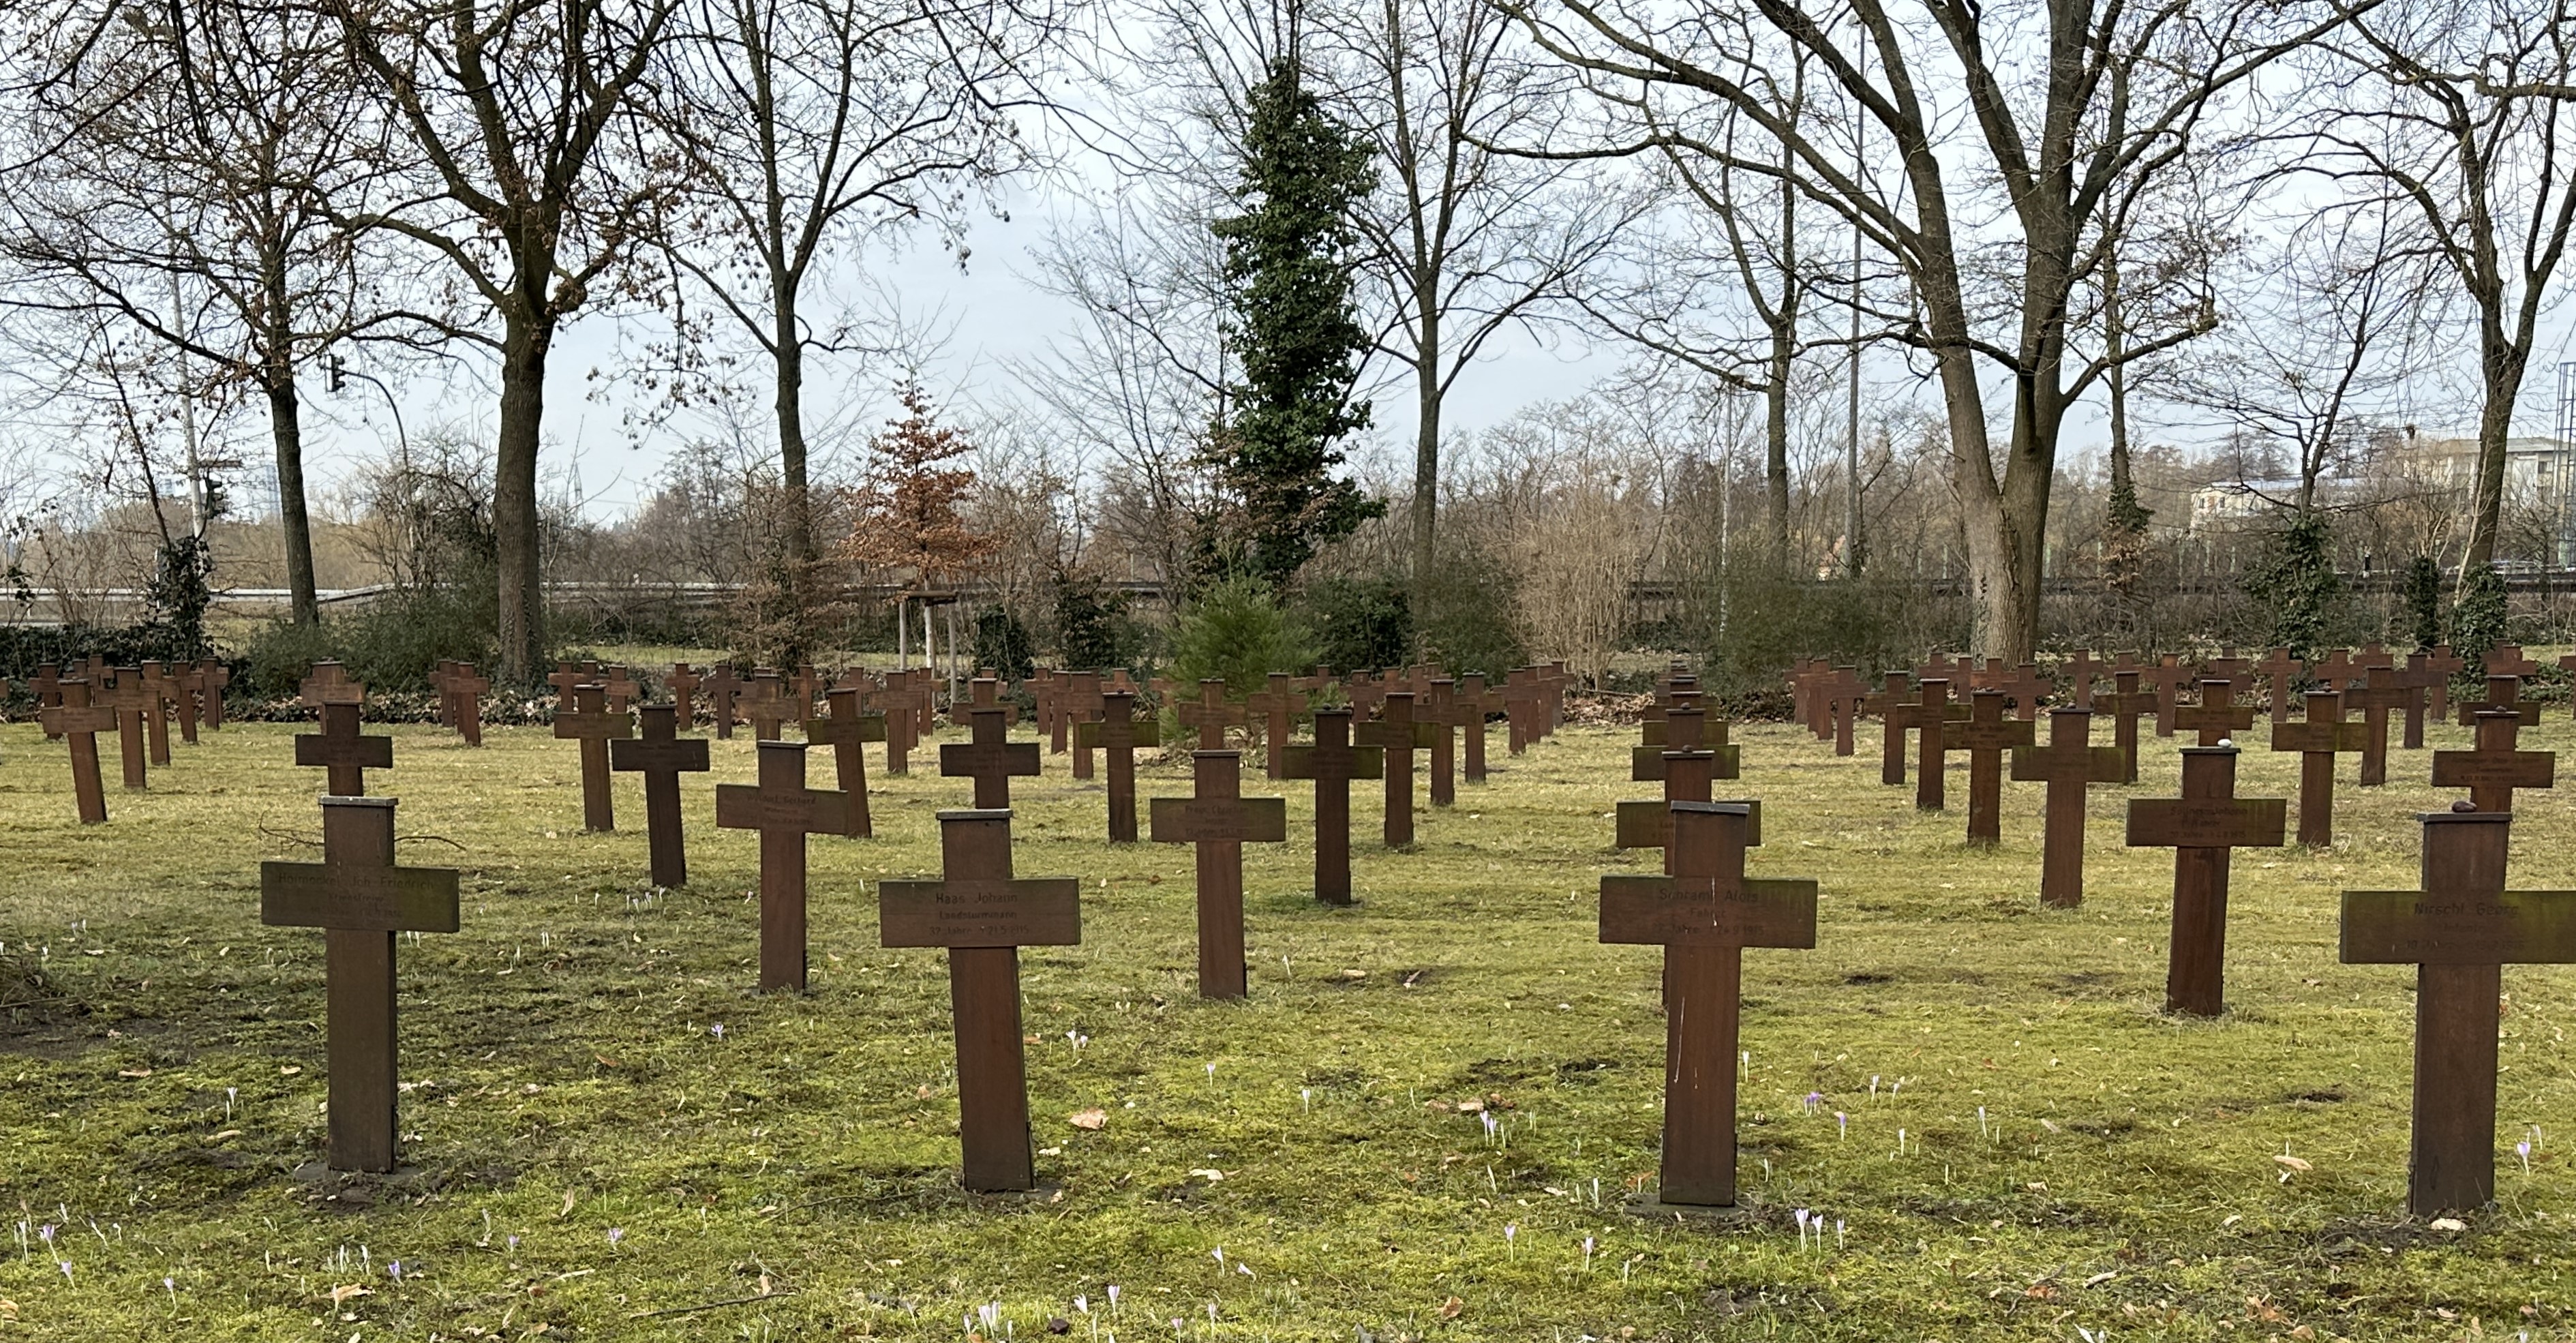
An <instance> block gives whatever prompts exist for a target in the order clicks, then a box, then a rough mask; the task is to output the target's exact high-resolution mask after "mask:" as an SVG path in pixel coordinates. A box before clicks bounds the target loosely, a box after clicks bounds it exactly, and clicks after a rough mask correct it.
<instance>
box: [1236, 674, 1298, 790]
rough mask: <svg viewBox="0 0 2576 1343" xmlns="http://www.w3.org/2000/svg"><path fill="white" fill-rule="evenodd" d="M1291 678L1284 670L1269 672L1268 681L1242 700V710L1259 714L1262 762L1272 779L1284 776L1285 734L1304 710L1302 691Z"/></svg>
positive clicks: (1290, 730) (1293, 729)
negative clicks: (1282, 771)
mask: <svg viewBox="0 0 2576 1343" xmlns="http://www.w3.org/2000/svg"><path fill="white" fill-rule="evenodd" d="M1295 679H1296V678H1294V677H1292V676H1290V675H1288V673H1286V672H1272V673H1270V679H1269V684H1268V685H1266V686H1265V687H1264V688H1262V689H1260V690H1256V691H1254V692H1253V693H1251V694H1250V695H1247V696H1245V697H1244V700H1243V707H1244V710H1245V712H1247V713H1253V714H1259V715H1260V716H1261V753H1262V764H1263V768H1264V769H1265V770H1266V771H1267V772H1268V774H1269V775H1270V777H1271V778H1274V779H1284V778H1286V777H1288V776H1287V775H1285V774H1282V773H1280V769H1281V767H1282V765H1283V762H1285V761H1286V760H1287V758H1288V757H1287V754H1286V752H1287V750H1288V734H1289V733H1291V732H1293V731H1295V730H1296V725H1297V720H1298V719H1299V718H1302V717H1304V716H1305V713H1306V695H1305V692H1304V691H1301V690H1299V689H1297V687H1296V685H1295V684H1294V682H1295Z"/></svg>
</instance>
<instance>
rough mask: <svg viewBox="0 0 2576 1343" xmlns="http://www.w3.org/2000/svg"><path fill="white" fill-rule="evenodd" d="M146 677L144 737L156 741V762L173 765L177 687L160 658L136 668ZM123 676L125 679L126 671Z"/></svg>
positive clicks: (161, 764) (154, 761)
mask: <svg viewBox="0 0 2576 1343" xmlns="http://www.w3.org/2000/svg"><path fill="white" fill-rule="evenodd" d="M135 671H136V674H138V675H140V676H141V677H142V685H143V727H144V737H145V739H146V740H147V741H149V742H151V743H152V763H153V765H154V766H156V767H158V768H161V769H168V768H169V767H170V701H171V700H172V699H174V698H176V697H177V691H176V689H175V688H174V687H172V686H171V684H170V674H169V672H168V671H167V670H166V669H165V668H164V667H163V666H162V665H161V664H160V663H158V662H146V663H144V664H143V665H142V666H141V667H139V668H136V669H135ZM118 679H119V680H122V679H124V678H123V676H122V675H120V676H119V677H118Z"/></svg>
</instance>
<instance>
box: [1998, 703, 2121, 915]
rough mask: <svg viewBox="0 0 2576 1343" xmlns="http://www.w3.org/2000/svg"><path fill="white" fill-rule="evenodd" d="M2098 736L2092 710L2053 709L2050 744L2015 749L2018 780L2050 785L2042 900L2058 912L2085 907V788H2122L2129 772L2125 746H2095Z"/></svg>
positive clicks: (2041, 866) (2042, 839) (2041, 870)
mask: <svg viewBox="0 0 2576 1343" xmlns="http://www.w3.org/2000/svg"><path fill="white" fill-rule="evenodd" d="M2092 737H2093V711H2092V710H2090V709H2078V708H2073V707H2071V706H2070V707H2064V708H2057V709H2051V710H2049V711H2048V745H2046V746H2037V745H2022V746H2015V747H2014V748H2013V753H2012V776H2013V778H2014V780H2016V781H2017V782H2022V783H2045V784H2047V785H2048V799H2047V803H2046V807H2045V809H2044V811H2043V812H2042V819H2043V826H2044V828H2043V829H2042V830H2041V831H2040V849H2039V854H2040V856H2039V899H2040V903H2042V904H2044V905H2050V906H2053V907H2055V908H2058V909H2073V908H2075V907H2076V906H2077V905H2080V904H2083V903H2084V819H2085V816H2084V788H2085V785H2086V784H2094V783H2118V782H2120V781H2121V776H2122V775H2123V773H2124V772H2125V771H2126V770H2127V768H2128V761H2127V760H2126V759H2125V758H2124V757H2122V756H2121V754H2120V748H2119V747H2116V746H2095V745H2093V744H2092Z"/></svg>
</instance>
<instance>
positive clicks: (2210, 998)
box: [2128, 746, 2289, 1017]
mask: <svg viewBox="0 0 2576 1343" xmlns="http://www.w3.org/2000/svg"><path fill="white" fill-rule="evenodd" d="M2236 754H2237V752H2236V748H2235V747H2233V746H2186V747H2184V748H2183V752H2182V796H2181V797H2179V798H2163V797H2142V798H2135V799H2132V800H2131V801H2130V803H2129V834H2128V843H2129V846H2130V847H2131V848H2171V849H2172V850H2173V851H2174V895H2173V939H2172V947H2171V950H2170V952H2169V953H2168V955H2167V958H2166V966H2167V968H2166V971H2165V1010H2166V1011H2169V1012H2183V1013H2188V1014H2190V1015H2193V1016H2203V1017H2214V1016H2217V1015H2218V1014H2219V1013H2220V1012H2222V1011H2225V1010H2226V996H2227V995H2226V986H2225V980H2226V971H2225V966H2226V962H2227V877H2228V855H2229V854H2230V853H2232V852H2233V851H2234V850H2237V849H2253V848H2278V847H2280V844H2281V836H2282V833H2283V832H2284V831H2285V830H2287V829H2288V820H2289V804H2288V802H2287V801H2285V800H2284V799H2281V798H2277V797H2269V798H2240V797H2238V796H2236Z"/></svg>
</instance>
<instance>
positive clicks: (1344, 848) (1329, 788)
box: [1128, 707, 1384, 905]
mask: <svg viewBox="0 0 2576 1343" xmlns="http://www.w3.org/2000/svg"><path fill="white" fill-rule="evenodd" d="M1280 764H1281V766H1282V767H1283V768H1285V769H1286V770H1287V771H1288V777H1289V778H1292V779H1312V780H1314V781H1315V898H1316V899H1317V900H1320V901H1323V902H1324V903H1325V904H1328V905H1347V904H1349V903H1350V902H1351V780H1353V779H1374V778H1376V777H1378V775H1379V773H1380V772H1381V770H1382V769H1383V768H1384V760H1383V757H1382V755H1381V753H1380V752H1379V750H1378V748H1377V747H1374V746H1353V745H1352V744H1351V711H1350V709H1349V708H1347V707H1341V708H1321V709H1317V710H1315V740H1314V741H1313V743H1311V744H1307V743H1299V744H1296V745H1292V746H1290V747H1289V748H1288V758H1287V759H1286V760H1283V761H1281V762H1280ZM1128 806H1129V808H1130V811H1129V818H1128V825H1129V827H1130V829H1129V831H1128V834H1129V837H1130V838H1131V839H1132V838H1133V837H1134V834H1135V831H1134V829H1133V827H1134V825H1135V819H1134V811H1133V808H1134V806H1135V803H1134V802H1133V801H1132V800H1131V801H1130V802H1129V803H1128Z"/></svg>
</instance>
